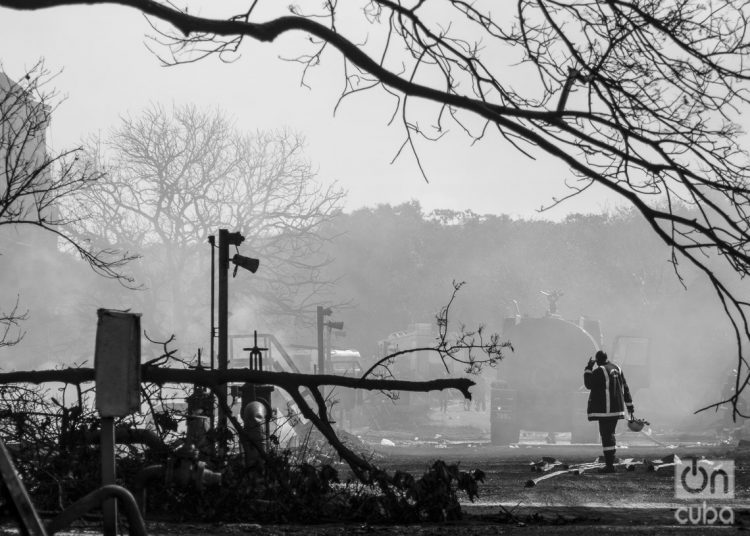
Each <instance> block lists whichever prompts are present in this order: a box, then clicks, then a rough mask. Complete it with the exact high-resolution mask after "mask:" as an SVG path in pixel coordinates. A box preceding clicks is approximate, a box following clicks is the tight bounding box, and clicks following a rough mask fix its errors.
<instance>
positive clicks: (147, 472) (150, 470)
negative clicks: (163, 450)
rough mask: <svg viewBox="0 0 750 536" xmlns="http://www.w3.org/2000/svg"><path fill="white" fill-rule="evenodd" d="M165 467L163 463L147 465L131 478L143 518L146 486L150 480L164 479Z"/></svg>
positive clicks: (144, 516)
mask: <svg viewBox="0 0 750 536" xmlns="http://www.w3.org/2000/svg"><path fill="white" fill-rule="evenodd" d="M166 474H167V469H166V467H164V465H149V466H147V467H144V468H143V469H141V470H140V471H138V473H137V474H136V475H135V478H133V491H134V492H135V500H136V502H137V503H138V510H139V511H140V512H141V515H142V516H143V518H144V519H145V518H146V486H147V485H148V484H149V482H151V481H152V480H157V479H158V480H164V479H165V477H166Z"/></svg>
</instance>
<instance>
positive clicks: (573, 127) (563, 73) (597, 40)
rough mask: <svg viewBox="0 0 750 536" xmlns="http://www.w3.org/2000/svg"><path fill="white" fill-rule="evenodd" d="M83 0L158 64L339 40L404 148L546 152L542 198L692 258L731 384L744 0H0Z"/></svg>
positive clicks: (46, 2)
mask: <svg viewBox="0 0 750 536" xmlns="http://www.w3.org/2000/svg"><path fill="white" fill-rule="evenodd" d="M84 3H85V4H91V3H94V4H103V3H117V4H121V5H127V6H131V7H133V8H135V9H138V10H140V11H141V12H143V13H144V14H146V15H147V16H148V17H149V20H150V22H151V23H152V26H153V28H154V29H155V31H156V35H155V36H154V50H155V51H156V52H157V54H158V55H159V57H160V58H161V59H162V61H164V62H165V63H168V64H175V63H183V62H192V61H197V60H200V59H201V58H204V57H207V56H212V55H218V56H219V57H220V58H222V59H225V60H231V59H232V58H233V57H234V55H235V54H237V53H239V52H240V51H241V47H242V45H244V44H246V43H245V42H246V41H263V42H267V41H274V40H275V39H277V38H278V37H280V36H282V35H285V34H291V33H295V32H303V33H304V34H306V35H307V36H308V37H309V39H308V40H307V41H305V44H304V45H302V44H300V45H299V46H306V47H307V48H305V49H300V50H299V51H298V52H297V53H296V54H295V55H294V59H295V60H296V61H299V62H300V63H301V64H302V66H303V68H304V71H305V72H307V70H308V69H310V68H312V67H314V66H316V65H317V64H319V63H320V62H321V61H322V60H323V59H325V58H326V56H327V53H328V51H329V50H336V51H338V52H339V53H340V54H341V55H343V57H344V60H345V61H344V70H343V77H344V84H343V88H344V89H343V92H342V95H341V97H342V98H344V97H347V96H349V95H352V94H355V93H360V92H362V91H367V90H383V91H386V92H388V93H390V94H392V95H393V96H394V102H395V107H394V120H395V119H396V118H398V120H399V121H400V122H401V124H402V125H403V128H404V133H405V141H404V148H406V149H409V150H412V151H413V152H414V154H415V155H416V156H417V158H418V153H417V151H416V145H415V142H416V140H417V139H418V138H419V137H425V138H429V139H434V138H435V137H438V136H440V135H442V134H443V133H444V132H445V131H446V130H447V129H448V128H449V127H450V126H453V127H457V128H458V129H460V130H463V131H464V132H465V133H466V134H467V136H469V138H470V139H472V140H477V139H481V138H483V137H485V136H486V135H487V133H488V131H489V130H490V129H495V130H496V131H497V132H499V133H500V134H501V135H502V136H503V137H504V138H505V139H506V140H508V141H509V142H510V143H512V144H513V145H514V146H516V147H517V148H518V149H519V150H520V151H522V152H524V153H526V154H528V155H530V156H532V157H533V156H534V155H537V154H541V153H546V154H548V155H552V156H554V157H556V158H558V159H559V160H561V161H562V163H564V164H565V165H566V166H568V167H569V169H570V170H571V172H572V175H573V177H574V180H572V181H570V182H569V183H568V185H569V186H570V192H569V195H567V196H565V198H563V199H553V204H557V203H559V202H562V201H564V200H565V199H567V198H569V197H571V196H575V195H578V194H579V193H581V192H583V191H585V190H587V189H588V188H590V187H591V186H593V185H600V186H603V187H604V188H606V189H608V190H610V191H612V192H615V193H617V194H619V195H620V196H622V197H623V198H624V199H626V200H627V201H628V202H630V203H631V204H632V205H633V206H634V207H635V208H636V209H637V210H638V211H639V212H640V213H641V214H642V215H643V217H644V218H645V219H646V220H647V222H648V223H649V225H650V226H651V228H652V229H653V231H654V232H655V233H656V234H657V235H658V236H659V237H660V238H661V239H662V240H663V241H664V242H665V244H666V245H667V246H668V247H669V248H671V251H672V256H671V260H672V262H673V263H674V266H675V270H676V273H677V276H678V277H679V276H680V273H679V268H678V263H679V262H683V261H688V262H689V263H692V264H693V265H695V266H696V267H698V269H699V270H701V271H702V272H703V273H704V274H705V276H706V277H707V278H708V280H709V281H710V282H711V284H712V285H713V287H714V288H715V290H716V293H717V296H718V298H719V300H720V302H721V304H722V306H723V307H724V309H725V310H726V313H727V316H728V317H729V319H730V321H731V323H732V326H733V328H734V332H735V336H736V341H737V347H738V355H737V358H738V367H739V374H738V375H737V379H736V390H735V394H734V395H733V396H732V402H735V403H736V401H737V397H738V396H739V395H740V393H741V392H742V390H743V389H744V388H745V387H746V386H747V383H748V380H750V375H749V374H748V372H749V368H748V362H747V361H746V350H747V345H748V337H749V336H750V326H749V324H748V308H749V307H750V303H748V302H747V301H746V299H745V298H744V297H743V296H742V295H741V293H739V292H736V291H735V290H733V287H732V281H731V280H728V279H727V277H725V276H722V275H721V274H722V273H723V272H722V271H721V270H717V269H716V268H715V264H714V263H713V261H714V260H718V261H719V262H720V263H724V264H726V265H727V266H729V267H730V268H731V270H732V273H733V274H739V276H745V275H748V274H749V273H750V256H748V207H749V206H750V204H749V203H748V201H749V197H748V193H749V192H748V186H747V179H748V169H749V168H748V166H747V158H746V154H745V152H744V151H743V150H742V148H741V147H740V145H739V140H740V138H739V136H740V130H739V128H738V126H737V124H736V118H737V116H738V114H739V112H740V110H741V108H742V107H744V106H745V105H746V104H747V103H748V93H747V80H748V77H749V76H750V71H749V70H748V66H747V62H746V60H745V55H746V54H747V48H748V45H749V44H750V35H748V33H747V31H746V28H747V23H748V15H749V13H750V2H748V1H747V0H715V1H711V2H705V1H702V0H672V1H667V2H664V1H662V0H582V1H572V0H516V1H515V2H512V3H511V2H505V3H502V4H501V5H498V4H497V3H495V2H490V1H487V2H484V1H480V2H466V1H464V0H443V1H440V2H425V1H424V0H412V1H402V0H369V1H363V2H357V3H352V2H342V3H339V2H336V1H327V2H324V3H323V4H322V7H321V4H320V3H314V4H312V7H311V8H310V10H309V11H308V8H307V7H306V5H307V3H301V4H294V5H291V6H289V7H287V6H286V5H285V6H284V8H285V9H287V10H288V11H287V12H286V13H281V12H279V10H280V9H281V6H278V5H277V6H276V8H277V13H274V6H271V5H266V4H271V3H269V2H263V5H262V6H261V2H259V1H257V0H256V1H253V2H248V3H247V7H246V9H244V10H242V11H241V12H233V13H226V14H225V15H224V16H220V15H216V16H214V17H201V16H196V15H194V14H193V13H195V9H190V10H189V9H188V8H189V7H190V5H191V3H190V2H188V1H186V0H184V1H182V2H180V3H173V2H166V1H164V2H160V1H157V0H110V2H107V1H105V0H102V1H93V2H92V1H91V0H85V1H84V0H0V5H2V6H7V7H12V8H17V9H39V8H45V7H50V6H62V5H72V4H84ZM261 8H263V9H261ZM215 13H216V12H215ZM297 43H298V44H299V43H301V42H297ZM303 76H304V75H303ZM419 101H422V103H424V102H425V101H426V102H427V103H432V104H433V105H434V106H433V107H432V108H430V107H429V106H423V105H420V106H415V105H416V104H417V103H418V102H419ZM425 114H428V115H425ZM429 114H432V115H429ZM425 125H432V126H425ZM420 167H421V165H420ZM683 205H688V206H690V207H692V209H693V210H691V211H690V215H689V216H685V214H684V212H682V211H681V210H680V207H681V206H683ZM730 279H731V278H730ZM736 409H737V408H736V404H735V411H736Z"/></svg>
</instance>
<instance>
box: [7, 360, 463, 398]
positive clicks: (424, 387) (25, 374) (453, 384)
mask: <svg viewBox="0 0 750 536" xmlns="http://www.w3.org/2000/svg"><path fill="white" fill-rule="evenodd" d="M92 381H94V369H93V368H66V369H57V370H25V371H16V372H3V373H0V384H9V383H51V382H58V383H68V384H81V383H86V382H92ZM141 381H143V382H152V383H157V384H163V383H192V384H196V385H203V386H205V387H213V386H216V385H222V384H225V383H253V384H269V385H276V386H278V387H281V388H283V389H285V390H287V391H289V392H291V391H293V390H295V389H299V387H308V388H310V389H312V388H315V387H320V386H322V385H330V386H337V387H348V388H350V389H366V390H368V391H383V390H386V391H410V392H422V393H426V392H428V391H442V390H445V389H456V390H458V391H460V392H461V394H463V395H464V397H465V398H467V399H469V400H471V393H470V392H469V388H470V387H471V386H472V385H474V382H473V381H472V380H470V379H468V378H442V379H437V380H427V381H407V380H384V379H367V378H350V377H346V376H336V375H334V374H318V375H315V374H299V373H290V372H267V371H258V370H250V369H230V370H190V369H175V368H162V367H151V366H143V367H141Z"/></svg>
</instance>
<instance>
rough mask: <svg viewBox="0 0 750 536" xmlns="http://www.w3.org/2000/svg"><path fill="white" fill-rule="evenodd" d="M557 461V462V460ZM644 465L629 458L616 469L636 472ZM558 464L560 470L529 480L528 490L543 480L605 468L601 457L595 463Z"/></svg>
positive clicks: (527, 482)
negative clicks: (636, 468)
mask: <svg viewBox="0 0 750 536" xmlns="http://www.w3.org/2000/svg"><path fill="white" fill-rule="evenodd" d="M555 461H557V460H555ZM536 463H541V464H542V465H540V467H545V465H543V461H542V462H536ZM642 463H643V462H642V461H636V460H633V458H627V459H625V460H622V461H619V462H617V463H615V467H624V468H625V469H626V470H628V471H634V470H635V466H636V465H640V464H642ZM558 464H559V465H557V466H558V467H561V469H560V470H558V471H552V472H548V473H547V474H545V475H543V476H540V477H538V478H532V479H529V480H527V481H526V487H527V488H532V487H534V486H536V485H537V484H538V483H539V482H541V481H542V480H548V479H550V478H554V477H556V476H560V475H565V474H576V475H580V474H583V473H584V472H586V471H590V470H592V469H601V468H603V467H604V466H605V463H604V460H603V459H602V457H601V456H600V457H598V458H597V459H596V460H595V461H593V462H589V463H579V464H575V465H570V466H567V465H565V464H563V463H562V462H558ZM532 465H533V462H532ZM547 466H548V467H555V465H553V464H547ZM534 470H535V469H533V468H532V471H534Z"/></svg>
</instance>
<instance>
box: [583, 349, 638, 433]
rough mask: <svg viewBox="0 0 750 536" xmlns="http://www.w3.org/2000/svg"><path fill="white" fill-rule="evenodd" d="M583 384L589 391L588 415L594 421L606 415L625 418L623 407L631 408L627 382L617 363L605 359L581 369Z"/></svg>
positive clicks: (631, 403)
mask: <svg viewBox="0 0 750 536" xmlns="http://www.w3.org/2000/svg"><path fill="white" fill-rule="evenodd" d="M583 384H584V385H585V386H586V388H587V389H590V390H591V393H589V403H588V410H587V413H588V417H589V420H590V421H596V420H599V419H602V418H607V417H616V418H618V419H623V418H625V409H626V408H627V410H628V411H629V412H630V411H632V410H633V399H632V398H631V397H630V389H628V382H626V381H625V376H624V375H623V373H622V369H621V368H620V366H619V365H615V364H614V363H610V362H609V361H607V362H606V363H604V364H603V365H594V367H593V368H588V366H587V367H586V369H585V370H584V371H583Z"/></svg>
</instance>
